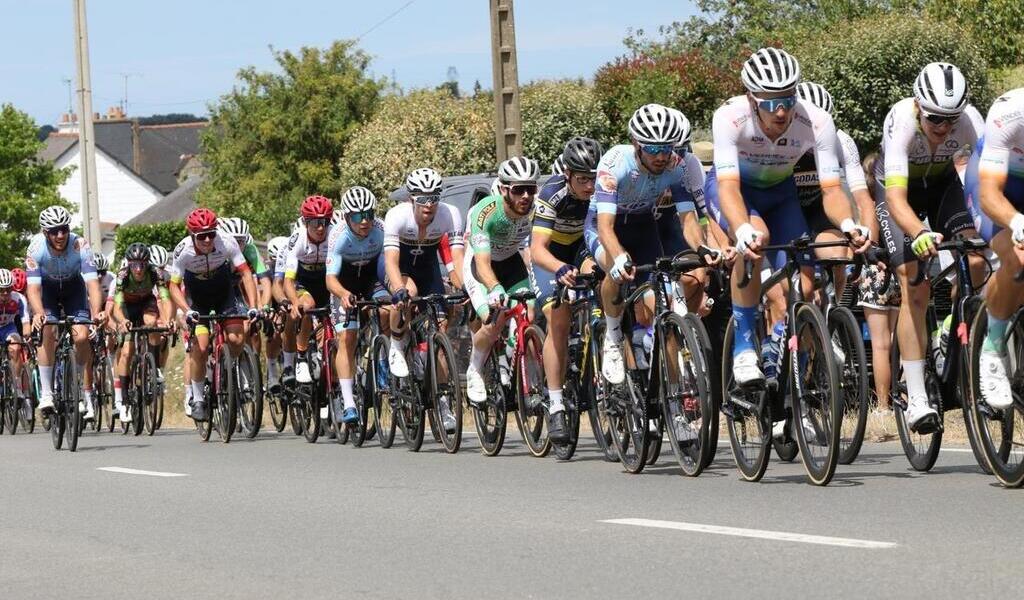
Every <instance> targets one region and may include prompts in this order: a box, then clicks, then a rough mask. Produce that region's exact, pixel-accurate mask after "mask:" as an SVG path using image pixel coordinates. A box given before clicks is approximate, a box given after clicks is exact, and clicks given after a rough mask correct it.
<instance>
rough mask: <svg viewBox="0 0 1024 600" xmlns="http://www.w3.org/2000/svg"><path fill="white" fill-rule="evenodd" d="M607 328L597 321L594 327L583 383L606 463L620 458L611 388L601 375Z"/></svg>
mask: <svg viewBox="0 0 1024 600" xmlns="http://www.w3.org/2000/svg"><path fill="white" fill-rule="evenodd" d="M604 327H605V325H604V321H596V322H595V323H594V324H593V325H591V327H590V341H589V343H588V344H587V354H588V356H587V360H585V361H584V364H585V370H584V375H583V381H584V382H585V383H584V387H587V388H588V391H587V393H589V394H590V408H589V409H588V410H587V417H588V419H589V420H590V430H591V431H592V432H593V434H594V441H596V442H597V447H598V449H599V450H600V451H601V454H602V455H604V459H605V460H606V461H608V462H619V455H618V453H617V452H616V451H615V443H614V442H613V441H612V436H613V435H614V434H615V432H614V430H613V429H612V422H611V419H610V418H609V415H608V411H609V407H610V406H611V404H610V403H611V398H610V390H611V385H610V384H609V383H608V382H607V381H605V380H604V377H603V376H602V375H601V344H602V342H603V340H604Z"/></svg>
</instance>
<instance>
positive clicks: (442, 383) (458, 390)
mask: <svg viewBox="0 0 1024 600" xmlns="http://www.w3.org/2000/svg"><path fill="white" fill-rule="evenodd" d="M432 347H433V349H434V352H433V360H431V361H430V394H431V397H432V398H433V400H432V401H431V405H432V407H433V411H434V419H435V420H436V421H437V423H438V428H437V429H438V435H439V437H440V439H441V445H442V446H444V451H445V452H447V453H448V454H455V453H456V452H458V451H459V448H460V447H461V446H462V407H463V399H462V386H461V385H460V384H459V366H458V363H457V362H456V361H455V351H454V350H453V349H452V343H451V340H449V339H448V335H447V334H445V333H443V332H440V331H438V332H435V333H434V335H433V342H432ZM444 407H447V410H448V411H450V412H451V417H452V418H453V419H454V420H455V429H454V431H450V432H449V431H448V430H447V429H446V428H445V426H444V410H445V408H444Z"/></svg>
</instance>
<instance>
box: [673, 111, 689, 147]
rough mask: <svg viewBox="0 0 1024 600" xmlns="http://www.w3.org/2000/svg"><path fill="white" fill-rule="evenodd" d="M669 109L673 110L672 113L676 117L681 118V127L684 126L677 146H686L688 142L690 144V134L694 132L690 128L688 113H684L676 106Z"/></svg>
mask: <svg viewBox="0 0 1024 600" xmlns="http://www.w3.org/2000/svg"><path fill="white" fill-rule="evenodd" d="M669 110H670V111H672V114H673V115H674V116H675V118H676V119H678V120H679V125H680V127H682V134H681V135H680V137H679V143H677V144H676V147H677V148H678V147H679V146H685V145H686V144H689V143H690V134H692V133H693V132H692V131H691V130H690V120H689V119H687V118H686V115H684V114H683V111H681V110H678V109H675V108H670V109H669Z"/></svg>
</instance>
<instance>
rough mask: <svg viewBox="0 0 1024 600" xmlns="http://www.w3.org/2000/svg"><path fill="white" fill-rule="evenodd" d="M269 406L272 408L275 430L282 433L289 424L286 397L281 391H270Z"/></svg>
mask: <svg viewBox="0 0 1024 600" xmlns="http://www.w3.org/2000/svg"><path fill="white" fill-rule="evenodd" d="M267 407H268V408H269V409H270V422H271V423H272V424H273V425H274V431H276V432H278V433H281V432H282V431H284V428H285V426H286V425H288V409H287V408H286V407H285V404H284V398H283V397H282V396H281V394H280V393H276V394H275V393H273V392H269V391H268V392H267Z"/></svg>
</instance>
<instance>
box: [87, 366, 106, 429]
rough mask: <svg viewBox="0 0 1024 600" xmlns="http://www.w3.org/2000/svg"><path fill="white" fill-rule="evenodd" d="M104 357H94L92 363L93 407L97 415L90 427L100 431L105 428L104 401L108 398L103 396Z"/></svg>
mask: <svg viewBox="0 0 1024 600" xmlns="http://www.w3.org/2000/svg"><path fill="white" fill-rule="evenodd" d="M102 363H103V359H102V358H101V359H96V358H93V363H92V400H93V404H95V406H94V407H93V411H94V414H95V416H96V418H95V419H93V421H92V424H91V425H90V429H92V430H93V431H95V432H97V433H98V432H99V431H100V430H101V429H102V428H103V402H104V401H105V400H106V398H105V397H104V396H103V392H102V390H103V388H102V382H103V375H101V373H100V370H101V369H102Z"/></svg>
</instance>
